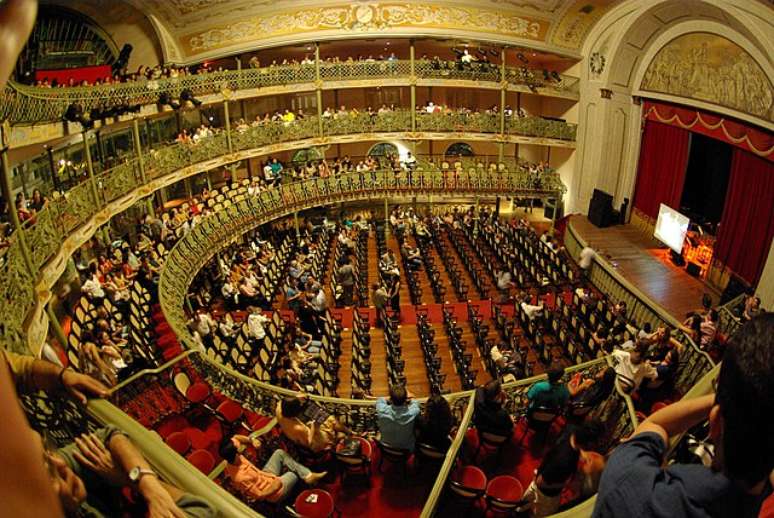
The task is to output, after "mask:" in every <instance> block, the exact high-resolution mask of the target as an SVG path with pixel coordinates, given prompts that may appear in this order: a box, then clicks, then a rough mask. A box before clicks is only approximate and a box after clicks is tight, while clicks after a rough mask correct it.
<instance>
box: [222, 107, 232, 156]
mask: <svg viewBox="0 0 774 518" xmlns="http://www.w3.org/2000/svg"><path fill="white" fill-rule="evenodd" d="M223 117H224V118H225V119H226V120H225V123H226V147H227V148H228V152H229V154H231V153H233V152H234V148H233V146H232V144H231V117H230V116H229V112H228V99H223Z"/></svg>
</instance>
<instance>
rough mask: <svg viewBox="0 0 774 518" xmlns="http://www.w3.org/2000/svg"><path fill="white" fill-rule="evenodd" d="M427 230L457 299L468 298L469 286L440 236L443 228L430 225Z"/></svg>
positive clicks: (452, 254)
mask: <svg viewBox="0 0 774 518" xmlns="http://www.w3.org/2000/svg"><path fill="white" fill-rule="evenodd" d="M429 230H430V235H431V241H432V242H433V244H434V245H435V249H436V251H437V252H438V256H439V257H440V258H441V262H442V263H443V266H444V268H446V273H447V274H448V275H449V280H450V281H451V284H452V287H453V288H454V291H455V293H456V294H457V299H458V300H468V292H469V290H470V288H469V287H468V285H467V283H466V282H465V280H464V279H463V276H462V272H461V271H460V270H459V268H458V266H457V263H456V261H455V259H454V253H453V252H452V251H451V249H450V248H449V246H448V245H447V244H446V242H445V240H444V239H443V237H442V232H444V231H445V229H441V228H438V227H436V226H435V225H431V226H430V227H429Z"/></svg>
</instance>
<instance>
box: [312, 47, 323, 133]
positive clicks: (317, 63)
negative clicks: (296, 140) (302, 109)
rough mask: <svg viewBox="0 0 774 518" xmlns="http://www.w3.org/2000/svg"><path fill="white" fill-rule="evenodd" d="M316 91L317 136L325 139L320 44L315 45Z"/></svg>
mask: <svg viewBox="0 0 774 518" xmlns="http://www.w3.org/2000/svg"><path fill="white" fill-rule="evenodd" d="M314 89H315V94H316V95H317V134H318V135H319V137H320V138H322V137H323V118H322V114H323V105H322V79H321V78H320V44H319V43H315V44H314Z"/></svg>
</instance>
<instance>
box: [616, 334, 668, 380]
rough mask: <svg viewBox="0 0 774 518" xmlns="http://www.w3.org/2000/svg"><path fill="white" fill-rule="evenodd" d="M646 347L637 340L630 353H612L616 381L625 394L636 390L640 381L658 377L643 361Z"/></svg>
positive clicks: (652, 368) (653, 368)
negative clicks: (616, 375) (616, 376)
mask: <svg viewBox="0 0 774 518" xmlns="http://www.w3.org/2000/svg"><path fill="white" fill-rule="evenodd" d="M647 347H648V346H647V344H646V343H645V342H644V341H642V340H638V341H637V345H636V346H635V347H634V349H632V350H631V351H629V352H627V351H622V350H619V349H615V350H614V351H613V353H612V354H613V361H614V362H615V372H616V374H618V380H619V381H620V382H621V386H622V388H624V390H626V391H627V392H634V391H635V390H637V389H638V388H639V387H640V384H641V383H642V380H644V379H646V378H647V379H650V380H654V379H656V378H657V377H658V372H657V371H656V368H655V367H653V366H652V365H651V364H650V363H648V362H647V361H645V359H644V356H645V351H646V350H647Z"/></svg>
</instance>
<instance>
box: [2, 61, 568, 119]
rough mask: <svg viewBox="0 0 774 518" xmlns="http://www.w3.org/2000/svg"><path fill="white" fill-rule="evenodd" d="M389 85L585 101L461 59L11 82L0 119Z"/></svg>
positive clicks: (564, 89)
mask: <svg viewBox="0 0 774 518" xmlns="http://www.w3.org/2000/svg"><path fill="white" fill-rule="evenodd" d="M384 85H390V86H401V85H403V86H409V85H411V86H451V87H467V88H485V89H494V90H500V89H503V90H506V91H510V92H522V93H531V94H537V95H543V96H552V97H558V98H563V99H569V100H575V101H577V100H578V98H579V93H578V78H575V77H571V76H566V75H561V74H554V75H550V76H547V75H546V74H544V73H543V71H540V70H534V69H529V68H527V67H503V66H495V65H491V64H486V65H469V66H462V65H461V64H460V63H459V62H456V61H440V60H414V61H412V60H384V61H369V60H366V61H345V62H336V63H329V62H317V63H314V64H307V65H285V66H270V67H263V68H249V69H240V70H225V71H220V72H209V73H204V74H197V75H183V76H179V77H176V78H165V79H158V80H146V79H143V80H138V81H130V82H125V83H113V84H107V85H98V86H85V87H62V88H44V87H35V86H26V85H21V84H17V83H10V85H9V86H8V87H6V89H5V91H3V92H2V93H0V120H7V121H9V122H10V123H11V124H12V125H30V124H40V123H54V122H59V121H61V120H62V116H63V114H64V113H65V111H66V110H67V107H68V106H70V105H71V104H73V103H77V104H80V105H81V106H82V107H83V110H84V112H89V111H90V110H92V109H95V108H105V107H109V106H114V105H119V104H122V105H124V104H125V105H140V106H143V107H144V108H143V113H145V114H151V113H154V110H155V109H156V108H155V106H154V105H156V103H158V101H159V98H160V97H162V96H164V95H166V96H168V97H169V98H173V99H177V98H179V97H180V94H181V92H182V91H183V90H189V91H190V92H191V93H192V94H193V95H195V96H196V97H198V98H199V99H200V100H201V101H202V102H204V103H205V104H207V103H217V102H222V101H223V99H248V98H252V97H257V96H262V95H273V94H279V93H286V92H288V91H295V92H300V91H313V90H315V89H318V88H319V89H322V90H332V89H339V88H362V87H370V86H384Z"/></svg>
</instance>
